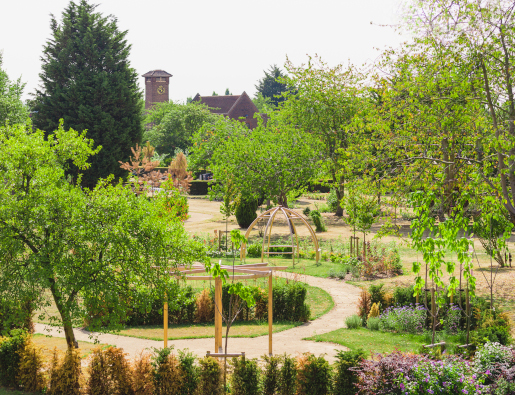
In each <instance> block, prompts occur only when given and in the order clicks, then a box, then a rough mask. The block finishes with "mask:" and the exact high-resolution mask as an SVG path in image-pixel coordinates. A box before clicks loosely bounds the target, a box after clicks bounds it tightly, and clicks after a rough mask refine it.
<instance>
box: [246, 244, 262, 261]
mask: <svg viewBox="0 0 515 395" xmlns="http://www.w3.org/2000/svg"><path fill="white" fill-rule="evenodd" d="M262 248H263V246H262V245H261V243H254V244H249V245H248V246H247V255H248V256H249V257H250V258H261V251H262Z"/></svg>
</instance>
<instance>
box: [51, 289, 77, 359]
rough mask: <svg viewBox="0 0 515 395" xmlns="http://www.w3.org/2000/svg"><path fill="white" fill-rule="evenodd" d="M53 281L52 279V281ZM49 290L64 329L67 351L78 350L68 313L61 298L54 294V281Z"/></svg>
mask: <svg viewBox="0 0 515 395" xmlns="http://www.w3.org/2000/svg"><path fill="white" fill-rule="evenodd" d="M52 280H53V279H52ZM50 290H51V291H52V296H53V297H54V302H55V305H56V306H57V310H58V311H59V314H60V315H61V321H62V322H63V328H64V336H65V338H66V345H67V346H68V350H72V349H74V348H79V343H77V340H75V333H73V326H72V322H71V319H70V316H69V314H68V312H67V311H66V310H65V308H64V305H63V300H62V298H61V297H60V296H59V295H57V292H55V291H56V290H55V281H52V285H51V286H50Z"/></svg>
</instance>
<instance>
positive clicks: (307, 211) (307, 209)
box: [302, 207, 311, 217]
mask: <svg viewBox="0 0 515 395" xmlns="http://www.w3.org/2000/svg"><path fill="white" fill-rule="evenodd" d="M310 212H311V209H310V208H309V207H306V208H305V209H304V210H302V214H304V216H306V217H309V213H310Z"/></svg>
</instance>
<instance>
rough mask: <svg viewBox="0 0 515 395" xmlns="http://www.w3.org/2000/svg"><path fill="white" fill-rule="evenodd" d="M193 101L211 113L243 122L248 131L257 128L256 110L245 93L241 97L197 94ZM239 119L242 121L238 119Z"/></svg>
mask: <svg viewBox="0 0 515 395" xmlns="http://www.w3.org/2000/svg"><path fill="white" fill-rule="evenodd" d="M193 101H199V102H202V103H204V104H206V105H207V106H208V107H209V109H210V111H211V112H212V113H215V114H222V115H225V116H227V117H229V118H231V119H237V120H239V121H241V122H245V123H246V124H247V126H248V127H249V128H250V129H254V128H255V127H256V126H257V119H255V118H254V114H255V113H256V112H258V109H257V107H256V105H255V104H254V103H253V102H252V100H251V99H250V97H249V96H248V95H247V94H246V93H245V92H243V93H242V94H241V95H227V96H200V94H198V93H197V95H196V96H195V97H194V98H193ZM241 117H243V119H240V118H241Z"/></svg>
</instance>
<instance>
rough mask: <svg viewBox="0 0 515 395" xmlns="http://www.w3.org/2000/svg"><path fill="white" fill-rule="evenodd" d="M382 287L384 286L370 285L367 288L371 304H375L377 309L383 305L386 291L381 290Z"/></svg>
mask: <svg viewBox="0 0 515 395" xmlns="http://www.w3.org/2000/svg"><path fill="white" fill-rule="evenodd" d="M383 286H384V284H379V285H371V286H370V287H369V288H368V292H369V294H370V303H371V304H377V305H378V307H379V306H384V305H385V295H386V291H385V290H384V289H383Z"/></svg>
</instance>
